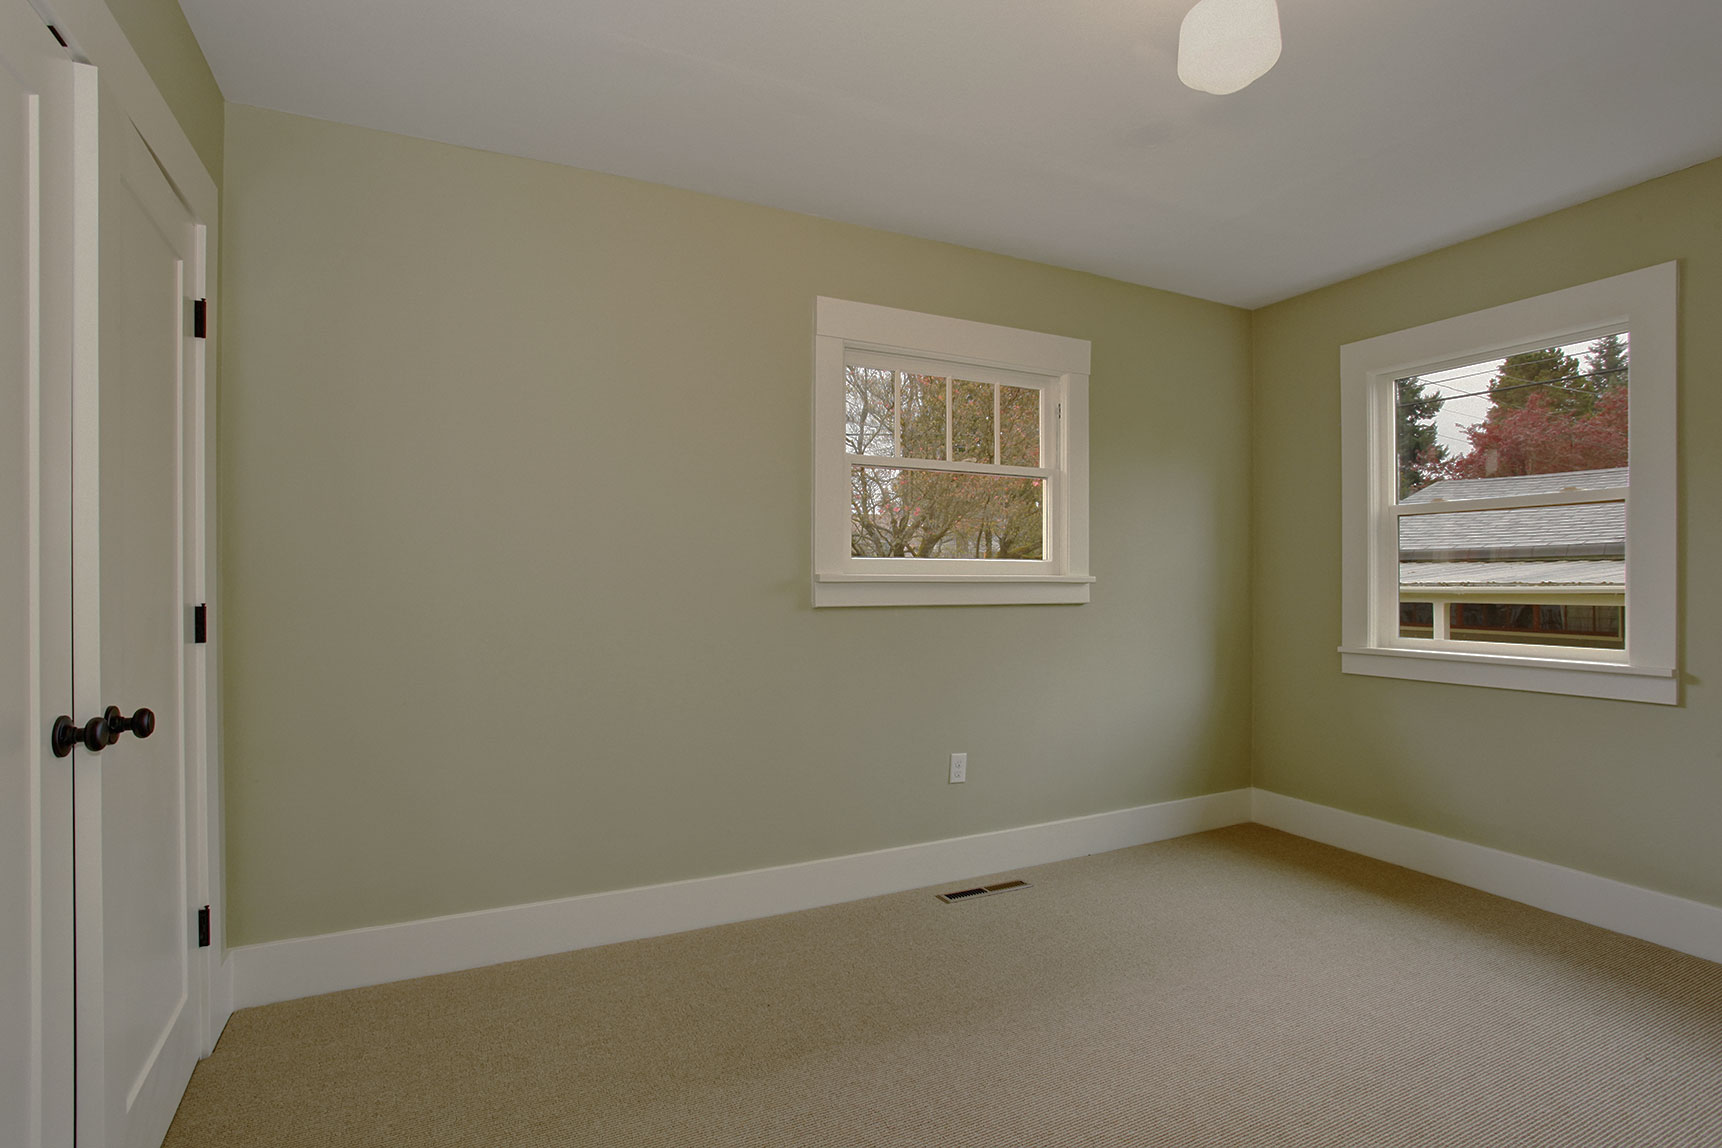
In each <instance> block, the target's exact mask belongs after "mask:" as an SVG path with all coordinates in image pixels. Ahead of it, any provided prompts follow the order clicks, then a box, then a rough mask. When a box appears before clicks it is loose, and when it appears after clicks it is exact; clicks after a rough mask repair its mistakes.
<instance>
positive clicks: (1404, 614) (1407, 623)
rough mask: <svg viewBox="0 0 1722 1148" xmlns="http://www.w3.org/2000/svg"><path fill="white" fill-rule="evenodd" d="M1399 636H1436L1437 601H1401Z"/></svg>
mask: <svg viewBox="0 0 1722 1148" xmlns="http://www.w3.org/2000/svg"><path fill="white" fill-rule="evenodd" d="M1399 636H1400V637H1401V638H1432V637H1434V636H1435V603H1433V602H1401V603H1399Z"/></svg>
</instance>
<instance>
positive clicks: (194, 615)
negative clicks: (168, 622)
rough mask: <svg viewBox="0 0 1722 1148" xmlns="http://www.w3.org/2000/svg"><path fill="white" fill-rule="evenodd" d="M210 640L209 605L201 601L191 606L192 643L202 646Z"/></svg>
mask: <svg viewBox="0 0 1722 1148" xmlns="http://www.w3.org/2000/svg"><path fill="white" fill-rule="evenodd" d="M207 641H209V607H208V606H205V605H204V604H203V603H201V602H199V603H198V604H197V605H195V606H193V607H192V608H191V643H192V645H194V646H201V645H203V644H204V643H205V642H207Z"/></svg>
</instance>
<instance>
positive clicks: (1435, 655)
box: [1340, 263, 1679, 703]
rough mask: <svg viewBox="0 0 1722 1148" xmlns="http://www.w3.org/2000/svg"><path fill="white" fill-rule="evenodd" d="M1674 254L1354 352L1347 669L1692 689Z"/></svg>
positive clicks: (1346, 364)
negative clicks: (1683, 594) (1683, 644)
mask: <svg viewBox="0 0 1722 1148" xmlns="http://www.w3.org/2000/svg"><path fill="white" fill-rule="evenodd" d="M1675 314H1676V268H1675V265H1674V264H1672V263H1670V264H1664V265H1662V266H1659V267H1651V268H1646V269H1644V270H1642V271H1635V272H1631V273H1629V274H1626V275H1618V276H1615V277H1613V278H1611V279H1604V280H1600V281H1598V282H1595V283H1587V284H1584V285H1582V286H1579V287H1573V288H1569V289H1568V290H1565V291H1557V292H1554V293H1552V294H1549V295H1542V296H1538V297H1537V298H1534V299H1526V300H1522V301H1520V302H1517V303H1510V304H1507V305H1505V306H1501V307H1495V308H1492V309H1490V310H1487V311H1479V312H1476V313H1474V314H1470V315H1462V316H1459V317H1457V318H1453V319H1445V320H1441V321H1440V322H1436V323H1431V324H1428V325H1426V326H1423V327H1417V328H1413V329H1410V330H1406V331H1398V332H1394V333H1393V334H1389V335H1382V336H1380V337H1378V338H1374V339H1369V340H1365V341H1363V342H1360V343H1352V344H1349V345H1347V346H1345V347H1343V348H1342V349H1341V354H1340V363H1341V376H1342V401H1343V422H1344V426H1343V439H1344V447H1343V449H1344V452H1345V459H1344V585H1343V596H1344V635H1343V645H1342V646H1341V647H1340V652H1341V666H1342V669H1343V670H1344V671H1345V672H1347V673H1358V674H1370V675H1375V676H1383V677H1401V678H1414V679H1419V680H1425V681H1440V682H1455V683H1462V684H1473V685H1485V686H1497V687H1504V688H1509V689H1523V690H1534V691H1542V692H1548V693H1566V694H1581V695H1586V696H1593V697H1606V698H1619V699H1626V700H1634V701H1649V702H1663V703H1674V702H1676V701H1677V700H1678V697H1679V693H1678V685H1677V681H1676V678H1675V666H1676V634H1677V618H1676V598H1675V561H1676V549H1675V521H1676V515H1675V470H1674V463H1675V417H1674V412H1675V363H1676V358H1675V354H1676V349H1675V328H1676V318H1675Z"/></svg>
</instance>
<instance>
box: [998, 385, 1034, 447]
mask: <svg viewBox="0 0 1722 1148" xmlns="http://www.w3.org/2000/svg"><path fill="white" fill-rule="evenodd" d="M999 461H1000V462H1001V463H1003V464H1004V465H1006V466H1039V465H1040V391H1038V390H1036V389H1035V388H1034V387H1004V386H1001V387H1000V388H999Z"/></svg>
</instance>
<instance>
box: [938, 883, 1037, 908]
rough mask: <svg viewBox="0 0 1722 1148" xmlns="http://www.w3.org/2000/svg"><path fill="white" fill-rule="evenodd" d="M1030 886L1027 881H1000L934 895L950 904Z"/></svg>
mask: <svg viewBox="0 0 1722 1148" xmlns="http://www.w3.org/2000/svg"><path fill="white" fill-rule="evenodd" d="M1029 887H1030V886H1029V883H1028V882H1027V881H1000V882H999V883H998V884H997V885H976V886H975V887H974V888H973V889H955V890H952V891H951V892H949V893H937V894H934V895H935V896H936V897H938V898H939V900H941V901H943V902H944V903H945V904H947V905H949V904H951V903H952V902H955V901H972V900H974V899H975V898H976V897H990V896H992V895H993V894H994V893H1009V892H1010V891H1011V890H1012V889H1027V888H1029Z"/></svg>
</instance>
